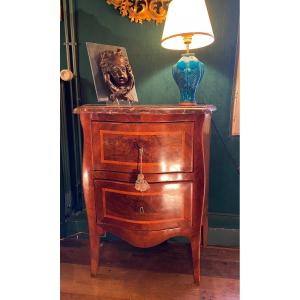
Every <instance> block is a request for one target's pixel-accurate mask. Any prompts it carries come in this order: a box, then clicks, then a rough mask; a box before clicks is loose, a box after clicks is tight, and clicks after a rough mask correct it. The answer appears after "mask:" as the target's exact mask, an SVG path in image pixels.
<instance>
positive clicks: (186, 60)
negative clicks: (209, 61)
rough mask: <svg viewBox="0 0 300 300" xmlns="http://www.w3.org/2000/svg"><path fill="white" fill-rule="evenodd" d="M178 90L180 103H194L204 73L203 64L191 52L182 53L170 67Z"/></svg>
mask: <svg viewBox="0 0 300 300" xmlns="http://www.w3.org/2000/svg"><path fill="white" fill-rule="evenodd" d="M172 73H173V77H174V80H175V82H176V84H177V86H178V88H179V91H180V105H194V104H196V99H195V94H196V91H197V88H198V86H199V83H200V81H201V79H202V77H203V74H204V64H203V63H202V62H201V61H199V60H198V59H197V58H196V57H195V56H194V54H193V53H185V54H182V57H181V59H180V60H179V61H178V62H177V63H176V64H175V65H174V66H173V69H172Z"/></svg>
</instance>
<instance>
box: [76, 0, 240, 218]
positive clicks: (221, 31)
mask: <svg viewBox="0 0 300 300" xmlns="http://www.w3.org/2000/svg"><path fill="white" fill-rule="evenodd" d="M206 3H207V7H208V11H209V14H210V19H211V22H212V27H213V30H214V33H215V42H214V43H213V44H211V45H210V46H208V47H205V48H202V49H197V50H195V51H194V52H195V53H196V56H197V57H198V59H200V60H201V61H203V62H204V63H205V65H206V71H205V74H204V78H203V80H202V82H201V85H200V88H199V90H198V93H197V96H198V99H199V101H198V102H199V103H211V104H214V105H216V106H217V108H218V110H217V111H216V112H215V113H214V114H213V120H214V122H215V124H216V126H217V128H218V129H219V131H220V133H221V134H222V136H223V139H224V142H225V144H226V146H227V148H228V150H229V151H230V153H231V155H232V157H233V158H234V160H235V161H236V162H237V164H239V137H232V136H230V120H231V106H232V86H233V78H234V65H235V56H236V43H237V36H238V27H239V0H227V1H224V0H207V1H206ZM76 18H77V34H78V43H79V71H80V83H81V96H82V99H83V104H85V103H96V94H95V89H94V84H93V80H92V74H91V70H90V65H89V60H88V55H87V50H86V45H85V43H86V42H95V43H102V44H111V45H119V46H123V47H125V48H126V50H127V53H128V57H129V61H130V63H131V65H132V68H133V71H134V75H135V79H136V89H137V94H138V97H139V101H140V103H142V104H149V103H177V102H178V99H179V91H178V88H177V86H176V84H175V82H174V80H173V78H172V74H171V66H172V65H173V64H174V63H175V62H176V61H177V60H178V59H179V57H180V52H178V51H172V50H167V49H164V48H162V47H161V46H160V38H161V35H162V30H163V25H156V24H154V23H149V22H145V23H144V24H142V25H140V24H135V23H131V22H130V21H129V19H128V18H125V17H121V16H120V15H119V12H118V11H116V10H114V8H113V7H112V6H109V5H107V4H106V1H105V0H88V1H87V0H77V1H76ZM178 22H180V20H178ZM210 169H211V170H210V199H209V211H210V212H212V213H220V214H234V215H238V214H239V175H238V174H237V171H236V169H235V167H234V164H233V163H232V161H231V159H230V157H229V155H228V153H227V152H226V150H225V148H224V145H223V144H222V143H221V139H220V137H219V136H218V135H217V133H216V130H215V129H214V128H212V141H211V168H210Z"/></svg>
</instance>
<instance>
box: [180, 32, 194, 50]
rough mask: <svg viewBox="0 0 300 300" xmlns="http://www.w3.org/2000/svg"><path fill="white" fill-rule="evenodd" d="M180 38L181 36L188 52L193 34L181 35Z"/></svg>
mask: <svg viewBox="0 0 300 300" xmlns="http://www.w3.org/2000/svg"><path fill="white" fill-rule="evenodd" d="M182 38H183V42H184V44H185V46H186V53H190V44H191V42H192V38H193V35H192V34H186V35H183V36H182Z"/></svg>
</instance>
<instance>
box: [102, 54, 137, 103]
mask: <svg viewBox="0 0 300 300" xmlns="http://www.w3.org/2000/svg"><path fill="white" fill-rule="evenodd" d="M100 69H101V71H102V74H103V78H104V82H105V84H106V87H107V88H108V90H109V92H110V95H109V100H110V101H113V102H114V101H118V100H125V101H129V102H132V101H134V98H133V95H132V93H131V90H132V88H133V87H134V77H133V73H132V69H131V66H130V64H129V62H128V59H127V58H126V57H125V56H124V55H123V54H122V52H121V49H117V50H116V51H112V50H106V51H103V52H101V53H100Z"/></svg>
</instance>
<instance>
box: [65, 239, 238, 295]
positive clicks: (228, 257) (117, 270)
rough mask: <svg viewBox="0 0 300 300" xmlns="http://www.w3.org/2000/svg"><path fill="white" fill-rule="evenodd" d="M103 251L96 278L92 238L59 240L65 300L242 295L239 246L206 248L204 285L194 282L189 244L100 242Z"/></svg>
mask: <svg viewBox="0 0 300 300" xmlns="http://www.w3.org/2000/svg"><path fill="white" fill-rule="evenodd" d="M100 251H101V252H100V268H99V274H98V275H97V276H96V277H95V278H92V277H91V276H90V271H89V248H88V241H87V240H75V239H72V240H71V239H70V240H63V241H61V300H71V299H72V300H102V299H103V300H117V299H118V300H120V299H122V300H125V299H126V300H152V299H153V300H169V299H172V300H173V299H174V300H177V299H178V300H194V299H195V300H196V299H197V300H236V299H239V250H238V249H229V248H218V247H208V248H206V249H202V253H201V282H200V286H197V285H195V284H194V283H193V275H192V260H191V251H190V246H189V245H188V244H177V243H172V242H165V243H163V244H161V245H159V246H156V247H153V248H148V249H140V248H135V247H132V246H130V245H128V244H127V243H125V242H119V241H118V242H102V243H101V250H100Z"/></svg>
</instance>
